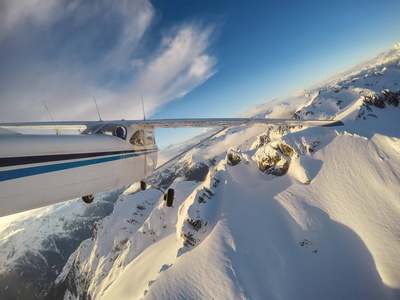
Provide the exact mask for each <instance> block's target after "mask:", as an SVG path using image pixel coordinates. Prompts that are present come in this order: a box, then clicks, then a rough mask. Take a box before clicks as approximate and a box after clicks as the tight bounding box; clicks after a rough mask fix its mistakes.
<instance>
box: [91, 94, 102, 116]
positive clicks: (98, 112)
mask: <svg viewBox="0 0 400 300" xmlns="http://www.w3.org/2000/svg"><path fill="white" fill-rule="evenodd" d="M93 99H94V104H95V105H96V109H97V114H98V115H99V119H100V121H103V120H102V119H101V116H100V111H99V107H98V106H97V102H96V97H95V96H93Z"/></svg>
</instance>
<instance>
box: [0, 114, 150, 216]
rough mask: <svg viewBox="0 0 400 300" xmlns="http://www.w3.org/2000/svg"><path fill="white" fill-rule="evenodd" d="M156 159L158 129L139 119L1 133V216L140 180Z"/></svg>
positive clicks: (148, 171) (147, 172) (148, 172)
mask: <svg viewBox="0 0 400 300" xmlns="http://www.w3.org/2000/svg"><path fill="white" fill-rule="evenodd" d="M156 164H157V146H156V144H155V141H154V129H153V128H149V127H144V126H139V125H136V124H133V125H126V126H125V125H124V124H123V122H121V123H119V124H110V123H109V124H107V123H102V124H101V125H99V126H93V128H88V129H86V130H85V131H84V132H83V133H82V134H79V135H33V134H29V135H26V134H14V133H9V134H0V203H1V206H0V207H1V209H0V217H1V216H5V215H9V214H13V213H16V212H20V211H25V210H29V209H33V208H37V207H42V206H46V205H50V204H55V203H58V202H62V201H65V200H66V199H74V198H77V197H82V196H86V195H90V194H94V193H97V192H100V191H104V190H107V189H112V188H116V187H120V186H123V185H128V184H132V183H134V182H138V181H141V180H143V179H144V178H145V177H146V176H147V175H148V174H150V173H151V172H152V171H153V170H154V168H155V167H156Z"/></svg>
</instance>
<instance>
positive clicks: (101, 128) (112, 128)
mask: <svg viewBox="0 0 400 300" xmlns="http://www.w3.org/2000/svg"><path fill="white" fill-rule="evenodd" d="M82 134H107V135H112V136H116V137H118V138H120V139H123V140H125V139H126V128H125V126H122V125H118V124H105V125H104V124H100V125H97V126H93V127H90V128H87V129H86V130H84V131H83V132H82Z"/></svg>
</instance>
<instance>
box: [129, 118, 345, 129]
mask: <svg viewBox="0 0 400 300" xmlns="http://www.w3.org/2000/svg"><path fill="white" fill-rule="evenodd" d="M133 122H135V123H137V124H143V125H147V126H150V127H154V128H177V127H183V128H184V127H218V126H219V127H237V126H325V127H327V126H341V125H344V124H343V122H342V121H337V120H334V121H320V120H294V119H263V118H221V119H220V118H214V119H165V120H143V121H133Z"/></svg>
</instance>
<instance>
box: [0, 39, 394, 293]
mask: <svg viewBox="0 0 400 300" xmlns="http://www.w3.org/2000/svg"><path fill="white" fill-rule="evenodd" d="M399 89H400V45H398V46H395V47H394V48H393V49H391V50H389V51H387V52H385V53H383V54H381V55H380V56H379V57H377V58H375V59H373V60H371V61H370V62H368V63H367V64H366V65H363V66H359V67H357V69H352V70H351V71H350V72H349V73H348V74H343V75H342V76H340V78H339V77H337V78H335V79H334V80H332V81H330V82H329V83H324V84H323V85H321V87H319V88H315V89H311V90H309V91H302V92H299V93H297V94H296V95H294V96H293V97H291V98H290V99H286V100H284V101H274V102H272V103H267V104H265V105H262V106H259V107H257V108H255V109H253V110H252V111H251V112H249V113H247V115H249V114H250V115H253V116H254V115H257V116H258V117H270V118H285V117H289V118H300V119H325V120H327V119H331V118H336V119H341V120H342V121H343V122H344V124H345V125H344V126H341V127H328V128H300V127H291V128H287V127H271V128H242V127H239V128H230V129H228V130H227V131H225V132H224V133H221V134H220V135H218V136H217V137H215V138H213V139H212V140H211V141H209V142H207V143H205V144H204V145H203V146H200V147H198V148H196V149H194V150H193V151H191V152H189V153H188V154H187V155H186V156H185V157H183V158H182V159H180V160H179V161H178V162H176V163H174V164H172V165H169V166H167V167H166V168H164V169H163V170H161V171H159V172H158V173H156V174H154V176H153V177H152V180H153V181H154V182H156V183H158V184H159V185H162V186H163V187H165V188H166V187H169V186H170V187H172V188H174V189H175V203H174V206H173V207H172V208H167V207H166V206H165V204H164V202H163V199H162V194H161V193H160V192H159V191H157V190H155V189H147V190H145V191H140V190H139V187H138V185H137V184H134V185H133V186H132V187H130V188H129V189H128V190H127V191H126V192H125V193H124V194H123V195H121V196H120V198H119V199H118V200H117V202H116V204H115V206H114V210H113V212H112V213H111V214H110V215H109V216H107V217H106V218H104V219H102V220H99V221H97V222H95V224H94V225H93V234H92V236H91V237H90V238H89V239H87V240H85V241H84V242H83V243H81V245H80V246H79V247H78V248H77V249H76V250H75V252H74V253H73V254H72V255H71V256H70V257H69V259H68V262H67V263H66V264H65V266H64V268H63V269H62V271H61V272H60V274H59V276H58V277H57V279H56V281H55V282H54V284H53V285H52V287H51V289H50V291H49V293H48V294H47V298H48V299H400V238H399V236H400V222H399V220H400V131H399V125H400V106H399V99H400V92H399ZM198 139H200V138H198ZM192 142H193V143H194V142H195V141H192ZM184 147H186V145H178V146H176V148H175V149H168V151H169V152H170V153H174V152H176V151H179V149H182V148H184ZM65 205H68V204H65ZM0 220H1V219H0ZM21 228H25V227H24V226H20V227H19V229H18V228H17V227H15V228H14V229H12V228H11V229H10V231H9V234H10V236H13V232H14V231H15V234H16V233H17V232H18V230H19V231H21ZM25 230H26V229H25ZM18 243H19V244H22V243H23V241H18ZM11 244H12V243H11V242H10V243H9V245H11ZM14 244H15V245H19V244H17V243H14ZM9 247H10V246H9ZM7 251H8V253H10V252H9V250H7ZM3 253H5V252H3ZM6 290H7V289H6V288H2V289H0V291H2V292H3V291H6ZM0 295H1V293H0Z"/></svg>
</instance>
